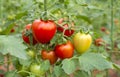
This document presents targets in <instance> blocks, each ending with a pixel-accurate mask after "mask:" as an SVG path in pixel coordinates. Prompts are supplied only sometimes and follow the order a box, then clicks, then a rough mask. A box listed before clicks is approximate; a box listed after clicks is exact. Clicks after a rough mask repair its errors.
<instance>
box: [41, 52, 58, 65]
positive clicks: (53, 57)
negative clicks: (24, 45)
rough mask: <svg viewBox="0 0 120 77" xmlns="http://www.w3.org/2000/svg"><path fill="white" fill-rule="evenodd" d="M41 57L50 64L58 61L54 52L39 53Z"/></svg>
mask: <svg viewBox="0 0 120 77" xmlns="http://www.w3.org/2000/svg"><path fill="white" fill-rule="evenodd" d="M41 55H42V59H43V60H49V61H50V64H54V63H55V62H56V61H57V59H58V57H57V56H56V54H55V52H54V51H49V52H47V51H45V50H43V51H41Z"/></svg>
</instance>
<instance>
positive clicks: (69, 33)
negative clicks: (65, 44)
mask: <svg viewBox="0 0 120 77" xmlns="http://www.w3.org/2000/svg"><path fill="white" fill-rule="evenodd" d="M63 22H64V19H63V18H61V19H60V20H59V21H58V23H59V24H62V23H63ZM71 26H72V28H73V27H74V23H71ZM64 29H66V30H65V32H64ZM57 30H58V31H60V32H64V35H66V36H71V35H72V34H73V33H74V29H69V25H68V24H64V25H63V27H60V26H58V27H57Z"/></svg>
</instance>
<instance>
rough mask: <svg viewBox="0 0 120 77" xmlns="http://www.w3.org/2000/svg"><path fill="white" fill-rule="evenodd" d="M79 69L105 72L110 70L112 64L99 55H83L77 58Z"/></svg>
mask: <svg viewBox="0 0 120 77" xmlns="http://www.w3.org/2000/svg"><path fill="white" fill-rule="evenodd" d="M79 64H80V69H81V70H84V71H90V70H93V69H98V70H105V69H108V68H112V63H110V62H108V61H107V60H106V59H105V58H104V57H103V56H102V55H101V54H98V53H85V54H83V55H81V56H80V57H79Z"/></svg>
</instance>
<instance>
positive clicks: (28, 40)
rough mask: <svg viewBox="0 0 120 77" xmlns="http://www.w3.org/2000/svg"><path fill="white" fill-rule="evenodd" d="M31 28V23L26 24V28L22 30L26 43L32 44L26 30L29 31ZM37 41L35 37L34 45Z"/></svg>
mask: <svg viewBox="0 0 120 77" xmlns="http://www.w3.org/2000/svg"><path fill="white" fill-rule="evenodd" d="M30 29H31V24H28V25H26V26H25V29H24V30H23V32H22V39H23V40H24V42H25V43H27V44H30V39H29V36H27V35H26V31H29V30H30ZM36 43H37V41H36V40H35V38H34V37H33V45H35V44H36Z"/></svg>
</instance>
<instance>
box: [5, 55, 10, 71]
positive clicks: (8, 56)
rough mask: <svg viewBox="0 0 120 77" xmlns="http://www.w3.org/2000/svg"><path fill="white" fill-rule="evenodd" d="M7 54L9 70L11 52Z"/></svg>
mask: <svg viewBox="0 0 120 77" xmlns="http://www.w3.org/2000/svg"><path fill="white" fill-rule="evenodd" d="M6 56H7V61H8V62H7V71H9V66H10V55H9V54H7V55H6Z"/></svg>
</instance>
